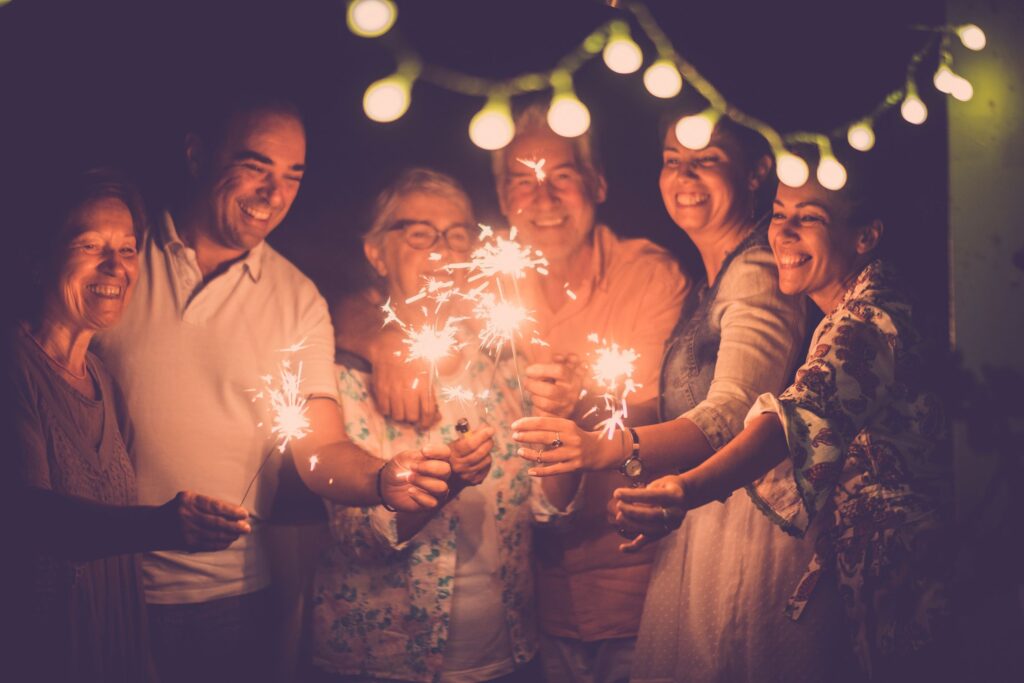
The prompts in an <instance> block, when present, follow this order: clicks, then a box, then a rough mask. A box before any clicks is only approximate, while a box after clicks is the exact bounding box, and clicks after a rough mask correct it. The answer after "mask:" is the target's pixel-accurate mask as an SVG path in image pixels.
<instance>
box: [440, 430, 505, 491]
mask: <svg viewBox="0 0 1024 683" xmlns="http://www.w3.org/2000/svg"><path fill="white" fill-rule="evenodd" d="M448 445H449V446H450V447H451V449H452V459H451V464H452V478H451V490H452V495H453V496H454V495H456V494H458V492H459V491H461V490H462V489H464V488H466V487H467V486H478V485H480V484H482V483H483V482H484V480H485V479H486V478H487V473H488V472H490V471H491V449H493V448H494V428H493V427H487V426H483V427H480V428H479V429H474V430H472V431H469V432H467V433H466V434H464V435H463V436H461V437H459V439H458V440H456V441H452V442H451V443H450V444H448Z"/></svg>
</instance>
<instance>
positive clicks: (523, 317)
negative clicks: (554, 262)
mask: <svg viewBox="0 0 1024 683" xmlns="http://www.w3.org/2000/svg"><path fill="white" fill-rule="evenodd" d="M519 161H520V162H522V163H524V164H526V165H527V166H529V167H530V168H533V169H534V171H535V172H536V173H537V174H538V178H539V179H542V178H541V176H542V175H543V168H542V167H543V165H544V160H543V159H542V160H540V161H538V162H533V161H529V162H527V161H526V160H523V159H520V160H519ZM480 234H481V239H484V240H485V241H484V243H483V244H482V245H481V246H480V247H479V248H477V249H476V250H474V251H473V253H472V254H471V256H470V260H469V261H468V262H463V263H452V264H450V265H448V266H447V269H448V270H449V272H450V271H451V270H457V269H464V270H466V271H467V273H468V274H469V275H468V277H467V278H466V280H467V282H470V283H472V282H477V281H482V282H481V284H480V285H479V286H477V287H476V288H475V289H473V290H471V291H470V292H468V293H466V294H464V295H463V298H465V299H468V300H471V301H473V302H474V304H475V306H474V308H473V316H474V317H475V318H476V319H477V320H480V321H481V322H482V323H483V327H482V329H481V331H480V347H481V348H482V349H485V350H488V351H492V352H493V353H494V355H495V358H496V359H498V358H500V356H501V350H502V349H503V348H504V347H505V345H506V344H507V345H508V348H509V349H510V350H511V351H512V363H513V365H514V366H515V369H516V383H517V384H518V386H519V397H520V399H521V400H522V402H523V409H524V411H525V409H526V394H525V392H524V391H523V383H522V379H521V378H520V376H519V359H518V358H517V354H516V344H515V341H516V338H517V337H519V336H521V334H522V332H521V331H520V328H521V327H522V326H523V325H524V324H525V323H526V322H530V321H534V318H533V317H532V315H531V312H530V311H528V310H527V309H526V308H524V307H523V306H522V305H521V304H520V303H519V299H520V297H519V289H518V284H517V282H518V281H519V280H521V279H523V278H524V277H526V274H527V273H528V272H529V271H531V270H533V271H536V272H538V273H540V274H542V275H547V273H548V271H547V265H548V260H547V259H546V258H544V255H543V254H542V253H541V252H540V251H539V250H535V249H533V248H532V247H530V246H524V245H521V244H519V243H518V242H517V241H516V237H517V234H518V231H517V230H516V228H515V226H512V228H510V230H509V236H508V238H507V239H506V238H504V237H502V236H501V235H494V231H493V230H492V229H491V228H490V226H487V225H480ZM488 238H490V239H488ZM503 279H508V280H511V281H512V285H513V288H514V289H515V301H511V300H509V299H508V297H506V295H505V291H504V289H503V287H502V280H503ZM490 290H493V291H490ZM530 342H531V343H534V344H542V345H543V344H544V341H543V340H541V339H540V335H538V334H537V333H536V331H534V332H533V334H532V335H531V337H530ZM495 371H497V366H495ZM492 382H493V380H492Z"/></svg>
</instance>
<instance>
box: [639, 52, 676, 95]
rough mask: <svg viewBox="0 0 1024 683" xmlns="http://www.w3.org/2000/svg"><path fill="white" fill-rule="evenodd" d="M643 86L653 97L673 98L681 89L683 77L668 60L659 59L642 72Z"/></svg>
mask: <svg viewBox="0 0 1024 683" xmlns="http://www.w3.org/2000/svg"><path fill="white" fill-rule="evenodd" d="M644 85H645V86H646V87H647V91H648V92H650V93H651V94H652V95H654V96H655V97H660V98H662V99H668V98H670V97H675V96H676V95H678V94H679V91H680V90H682V89H683V77H682V76H680V75H679V69H677V68H676V65H675V64H673V63H672V62H671V61H670V60H668V59H659V60H658V61H656V62H655V63H654V64H651V65H650V66H649V67H647V71H644Z"/></svg>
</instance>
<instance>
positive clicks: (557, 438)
mask: <svg viewBox="0 0 1024 683" xmlns="http://www.w3.org/2000/svg"><path fill="white" fill-rule="evenodd" d="M563 445H564V444H563V443H562V439H561V437H560V435H559V433H558V432H555V440H554V441H552V442H551V446H550V448H551V449H552V450H554V449H555V448H561V447H562V446H563Z"/></svg>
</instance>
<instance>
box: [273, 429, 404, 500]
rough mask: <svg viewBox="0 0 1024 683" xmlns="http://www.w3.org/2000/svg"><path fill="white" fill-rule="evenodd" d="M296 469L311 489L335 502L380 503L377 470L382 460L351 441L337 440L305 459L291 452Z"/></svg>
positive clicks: (381, 464)
mask: <svg viewBox="0 0 1024 683" xmlns="http://www.w3.org/2000/svg"><path fill="white" fill-rule="evenodd" d="M293 457H294V458H295V468H296V469H297V470H298V472H299V476H300V477H301V478H302V482H303V483H304V484H305V485H306V486H307V487H308V488H309V490H310V491H312V492H313V493H315V494H317V495H318V496H322V497H323V498H326V499H328V500H330V501H332V502H334V503H339V504H341V505H351V506H369V505H378V504H380V502H381V500H380V496H379V494H378V491H377V472H378V470H380V468H381V467H382V466H383V465H384V461H383V460H381V459H379V458H375V457H373V456H372V455H370V454H369V453H367V452H366V451H364V450H363V449H362V448H360V447H359V446H357V445H355V444H354V443H352V442H351V441H336V442H334V443H330V444H326V445H324V446H322V447H321V448H320V449H318V451H317V453H316V454H315V455H310V456H309V457H308V458H304V457H303V456H302V455H300V454H299V453H298V452H295V451H293Z"/></svg>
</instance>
